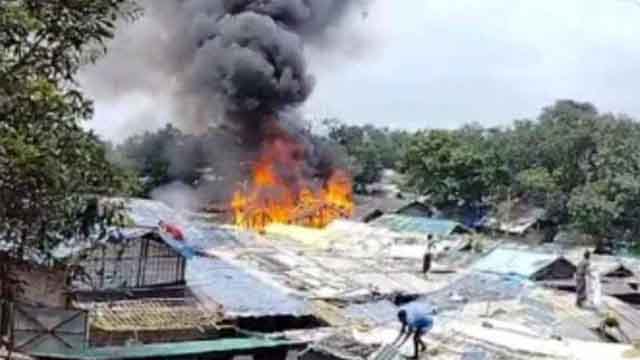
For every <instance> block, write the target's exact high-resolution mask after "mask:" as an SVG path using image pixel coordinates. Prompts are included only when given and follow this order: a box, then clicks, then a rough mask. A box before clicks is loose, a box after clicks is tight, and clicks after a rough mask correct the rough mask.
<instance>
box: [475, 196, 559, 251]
mask: <svg viewBox="0 0 640 360" xmlns="http://www.w3.org/2000/svg"><path fill="white" fill-rule="evenodd" d="M545 215H546V212H545V210H544V209H542V208H538V207H535V206H531V205H529V204H528V203H527V202H526V201H523V200H515V201H511V202H503V203H501V204H500V205H498V207H497V210H496V211H495V212H494V213H493V214H491V215H489V216H488V217H487V219H486V221H485V223H484V227H486V228H488V229H490V230H494V231H499V232H501V233H503V234H506V235H510V236H514V237H517V238H525V239H526V240H527V241H528V242H530V243H541V242H543V241H553V237H554V235H555V233H554V232H553V231H549V230H553V224H552V223H551V222H550V221H547V219H545Z"/></svg>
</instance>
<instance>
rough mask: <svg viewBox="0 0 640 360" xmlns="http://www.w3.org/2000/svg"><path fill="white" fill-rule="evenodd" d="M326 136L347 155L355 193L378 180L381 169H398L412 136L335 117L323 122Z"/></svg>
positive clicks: (362, 190)
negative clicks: (351, 122) (347, 121)
mask: <svg viewBox="0 0 640 360" xmlns="http://www.w3.org/2000/svg"><path fill="white" fill-rule="evenodd" d="M324 125H325V127H327V129H328V134H327V138H328V139H329V140H330V141H332V142H334V143H336V144H337V145H338V146H340V147H341V148H343V149H344V153H346V154H347V156H348V157H349V160H350V161H349V164H350V169H351V172H352V174H353V176H354V185H355V187H356V191H357V192H364V191H366V190H365V189H366V185H369V184H373V183H375V182H377V181H379V180H380V176H381V173H382V170H384V169H398V168H399V166H400V161H401V160H402V158H403V156H404V153H405V150H406V146H407V144H408V141H409V139H410V137H411V135H410V134H409V133H408V132H406V131H399V130H390V129H388V128H378V127H375V126H373V125H364V126H359V125H347V124H344V123H342V122H340V121H339V120H336V119H327V120H325V121H324Z"/></svg>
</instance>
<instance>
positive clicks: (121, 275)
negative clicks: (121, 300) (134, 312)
mask: <svg viewBox="0 0 640 360" xmlns="http://www.w3.org/2000/svg"><path fill="white" fill-rule="evenodd" d="M68 259H69V261H70V262H71V263H73V264H74V265H76V267H77V268H78V269H79V270H78V271H76V272H75V273H74V276H73V283H72V285H73V286H74V288H75V289H76V290H115V289H126V288H140V287H151V286H162V285H179V284H184V282H185V269H186V258H185V256H184V255H183V254H182V253H180V252H179V251H178V250H176V248H174V247H172V246H170V245H169V244H168V242H167V241H165V239H163V237H162V235H161V234H158V233H157V232H155V231H152V230H148V229H133V230H125V231H119V232H116V233H114V234H113V236H111V237H110V238H109V239H108V240H107V241H104V242H101V243H98V244H95V245H93V246H92V247H89V248H86V249H81V250H79V251H78V252H73V251H71V253H70V255H68Z"/></svg>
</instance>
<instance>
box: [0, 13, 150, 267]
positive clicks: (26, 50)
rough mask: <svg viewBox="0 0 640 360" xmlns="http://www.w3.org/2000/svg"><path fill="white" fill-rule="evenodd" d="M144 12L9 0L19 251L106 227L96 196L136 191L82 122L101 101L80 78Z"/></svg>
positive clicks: (3, 83)
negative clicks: (118, 24)
mask: <svg viewBox="0 0 640 360" xmlns="http://www.w3.org/2000/svg"><path fill="white" fill-rule="evenodd" d="M137 13H138V8H137V7H135V6H134V5H133V4H132V3H130V2H129V1H126V0H104V1H89V0H69V1H37V0H5V1H3V2H1V3H0V28H2V32H0V48H2V51H1V52H0V118H1V119H2V121H1V122H0V238H2V239H3V240H4V241H5V242H6V241H8V243H9V245H11V248H12V249H13V250H14V251H16V252H18V254H22V253H24V252H25V251H31V250H38V251H40V252H41V253H43V254H45V255H46V254H49V251H50V250H51V249H52V248H53V247H54V246H55V245H56V244H57V243H58V242H60V241H61V240H62V239H64V238H69V237H78V238H86V237H87V236H88V235H89V233H91V232H92V231H93V230H95V229H96V226H98V227H100V226H99V225H102V228H104V226H105V224H106V223H108V218H109V212H104V211H99V210H98V205H97V202H96V195H114V194H120V193H126V192H128V191H130V190H132V186H133V183H132V181H131V177H130V175H129V174H127V173H125V172H123V171H121V170H120V169H118V168H115V167H113V166H111V165H110V164H109V162H108V161H107V157H106V156H107V155H106V149H105V146H104V144H102V143H101V142H100V141H99V139H97V137H96V136H95V135H93V134H92V133H90V132H86V131H85V130H84V128H83V127H82V124H81V121H83V120H86V119H89V118H90V117H91V116H92V113H93V108H92V104H91V102H90V101H89V100H88V99H86V98H85V97H84V96H83V94H82V93H81V92H80V91H79V90H78V87H77V86H76V83H75V81H74V80H75V75H76V73H77V71H78V69H79V68H80V67H81V66H82V65H84V64H86V63H88V62H92V61H95V60H96V59H97V58H98V56H99V55H100V54H102V53H104V51H106V49H105V41H106V40H108V39H109V38H110V37H111V36H112V33H113V30H114V27H115V21H117V20H118V18H120V17H127V18H133V17H135V16H136V14H137Z"/></svg>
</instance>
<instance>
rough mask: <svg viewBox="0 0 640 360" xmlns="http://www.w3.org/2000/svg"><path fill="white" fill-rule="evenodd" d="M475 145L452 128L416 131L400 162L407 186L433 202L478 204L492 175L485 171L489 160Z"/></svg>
mask: <svg viewBox="0 0 640 360" xmlns="http://www.w3.org/2000/svg"><path fill="white" fill-rule="evenodd" d="M478 144H479V143H478ZM478 144H474V143H470V142H465V141H463V137H462V136H460V135H459V134H457V133H455V132H452V131H446V130H432V131H427V132H419V133H418V134H416V135H415V137H414V139H413V140H412V141H411V142H410V144H409V146H408V148H407V152H406V156H405V158H404V162H403V171H404V172H405V174H406V175H407V177H408V180H407V185H408V186H409V187H410V188H412V189H414V190H415V191H417V192H419V193H421V194H423V195H428V196H430V197H431V199H432V201H433V202H434V203H435V204H436V205H442V206H446V205H449V204H455V203H459V202H460V201H463V202H464V203H466V204H469V205H472V204H478V203H481V202H482V201H483V197H484V196H485V195H488V194H489V193H490V190H489V188H490V186H491V184H490V183H489V180H490V178H492V177H493V175H490V172H487V171H486V170H487V169H491V167H490V166H489V164H490V161H489V159H488V157H487V153H484V152H483V151H481V149H479V148H477V147H476V146H474V145H478ZM491 171H492V170H491Z"/></svg>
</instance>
